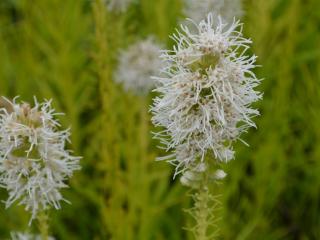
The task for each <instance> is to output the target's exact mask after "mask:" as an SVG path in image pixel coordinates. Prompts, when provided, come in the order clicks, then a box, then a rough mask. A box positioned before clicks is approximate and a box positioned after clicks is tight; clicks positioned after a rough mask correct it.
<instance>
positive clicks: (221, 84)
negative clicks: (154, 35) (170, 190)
mask: <svg viewBox="0 0 320 240" xmlns="http://www.w3.org/2000/svg"><path fill="white" fill-rule="evenodd" d="M214 19H215V16H214V15H212V14H211V13H210V14H209V15H208V17H207V19H206V20H203V21H201V22H200V23H199V25H197V33H191V32H190V31H189V29H188V27H184V26H182V27H181V31H178V32H177V34H175V35H174V36H173V39H174V40H175V42H176V45H175V47H174V48H173V50H168V51H164V52H163V54H162V58H163V59H164V61H165V62H166V63H167V67H166V68H164V69H163V71H162V72H163V73H164V74H165V76H164V77H155V80H156V81H157V84H158V87H157V89H156V92H158V93H159V97H156V98H155V100H154V103H153V106H152V107H151V111H152V113H153V118H152V120H153V123H154V124H155V125H156V126H160V127H164V129H165V130H164V131H162V132H160V133H157V134H156V135H155V136H156V138H159V139H160V140H161V142H162V144H164V145H165V148H166V149H167V150H168V151H169V150H174V153H173V154H171V155H169V156H167V157H165V158H162V159H167V160H168V161H170V162H171V163H173V164H175V165H176V174H178V173H179V172H181V171H182V172H184V171H185V170H194V169H195V168H197V167H198V165H199V163H201V162H204V161H207V160H206V158H205V157H206V154H207V153H208V152H209V153H210V152H211V153H213V155H214V157H215V159H217V160H219V161H229V160H231V159H233V158H234V151H233V149H232V143H233V142H234V141H236V140H239V139H240V135H241V133H243V132H246V131H247V129H248V128H249V127H255V123H254V122H253V121H252V120H251V118H252V117H254V116H256V115H258V114H259V112H258V111H257V110H255V109H253V108H252V107H251V106H250V105H251V104H252V103H253V102H255V101H257V100H259V99H260V98H261V94H260V93H259V92H257V91H256V90H254V88H255V87H256V86H258V85H259V83H260V80H258V79H257V78H256V76H255V74H254V73H253V72H252V69H253V68H255V67H256V65H255V61H256V56H249V55H247V53H246V52H247V49H248V48H249V44H251V41H250V40H249V39H246V38H244V37H243V36H242V33H241V30H242V28H241V27H242V25H241V24H240V23H239V22H238V21H237V22H233V23H232V24H231V25H230V24H226V23H224V22H223V21H222V19H221V18H220V17H218V20H219V21H218V25H217V26H216V25H215V24H214ZM240 140H241V139H240ZM219 175H221V174H219ZM218 177H219V176H218ZM221 177H222V176H221Z"/></svg>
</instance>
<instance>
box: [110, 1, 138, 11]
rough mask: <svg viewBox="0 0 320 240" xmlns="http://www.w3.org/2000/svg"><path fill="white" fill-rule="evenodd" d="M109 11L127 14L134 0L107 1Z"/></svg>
mask: <svg viewBox="0 0 320 240" xmlns="http://www.w3.org/2000/svg"><path fill="white" fill-rule="evenodd" d="M105 1H106V4H107V7H108V9H109V11H114V12H125V11H126V10H127V8H128V6H129V4H130V3H131V2H132V0H105Z"/></svg>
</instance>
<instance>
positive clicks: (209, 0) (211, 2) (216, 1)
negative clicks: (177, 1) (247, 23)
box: [185, 0, 243, 22]
mask: <svg viewBox="0 0 320 240" xmlns="http://www.w3.org/2000/svg"><path fill="white" fill-rule="evenodd" d="M210 12H212V13H213V14H215V15H216V16H218V15H220V16H221V17H222V18H223V19H224V20H225V21H227V22H231V21H232V20H233V19H234V18H239V17H241V16H242V14H243V11H242V6H241V0H186V7H185V15H186V16H187V17H188V18H191V19H193V20H194V21H196V22H200V21H201V20H202V19H203V18H204V16H206V15H207V14H208V13H210Z"/></svg>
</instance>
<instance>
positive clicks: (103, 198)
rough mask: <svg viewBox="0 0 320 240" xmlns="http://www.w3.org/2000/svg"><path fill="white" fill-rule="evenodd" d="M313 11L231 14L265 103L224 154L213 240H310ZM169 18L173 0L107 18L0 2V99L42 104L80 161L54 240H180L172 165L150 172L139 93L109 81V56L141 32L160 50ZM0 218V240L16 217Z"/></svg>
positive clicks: (290, 1)
mask: <svg viewBox="0 0 320 240" xmlns="http://www.w3.org/2000/svg"><path fill="white" fill-rule="evenodd" d="M319 7H320V3H319V0H308V1H306V0H248V1H245V3H244V8H245V16H244V19H243V21H244V23H245V24H244V32H245V35H246V36H247V37H250V38H251V39H252V40H253V49H252V51H253V52H254V53H255V54H256V55H258V56H259V64H260V65H261V67H260V68H259V69H257V74H258V76H259V77H260V78H263V79H264V80H263V82H262V85H261V87H260V90H261V91H263V92H264V99H263V101H261V102H259V103H258V104H257V106H258V107H259V108H260V110H261V116H260V117H259V118H257V119H255V120H256V122H257V125H258V129H257V130H251V131H249V133H248V134H246V135H245V136H243V138H244V139H245V140H246V141H247V142H248V143H250V147H246V146H244V145H243V144H241V143H239V144H237V145H236V151H237V155H236V159H235V160H234V161H232V162H230V163H229V164H228V165H226V166H225V169H226V171H227V173H228V177H227V178H226V179H225V180H224V181H223V183H222V184H220V185H218V186H217V192H219V193H221V194H222V196H221V198H220V200H221V210H220V211H218V212H217V214H218V215H219V217H221V220H220V221H219V222H218V224H219V227H220V229H221V231H220V235H221V237H220V239H225V240H245V239H248V240H278V239H288V240H291V239H292V240H318V239H320V125H319V124H320V11H319ZM182 8H183V5H182V1H180V0H140V1H139V4H135V5H132V6H131V7H130V8H129V10H128V11H127V12H126V13H125V14H120V15H119V14H114V13H109V12H108V11H107V10H106V8H105V7H104V6H103V4H101V3H99V1H97V2H95V1H94V0H92V1H89V0H87V1H85V0H32V1H28V0H1V1H0V95H4V96H7V97H11V98H12V97H14V96H16V95H19V96H20V99H22V100H26V101H32V98H33V96H37V97H38V99H43V98H53V103H54V106H55V108H56V109H57V110H58V111H60V112H65V113H66V115H65V116H62V117H61V122H62V125H63V127H68V126H71V128H72V138H71V140H72V145H71V146H70V147H72V148H73V149H74V151H75V154H77V155H81V156H83V159H82V160H81V165H82V170H81V171H78V172H77V173H76V174H75V175H74V177H73V178H72V180H71V181H70V188H69V189H65V190H64V191H63V193H64V195H65V197H66V199H68V200H69V201H70V202H71V203H72V204H71V205H69V204H67V203H66V204H63V208H62V209H61V210H59V211H56V210H52V211H51V214H50V217H51V220H50V231H51V233H52V235H54V236H55V237H56V238H57V239H59V240H60V239H61V240H76V239H81V240H82V239H84V240H91V239H94V240H98V239H114V240H123V239H125V240H127V239H133V240H136V239H137V240H145V239H146V240H160V239H163V240H164V239H170V240H171V239H172V240H175V239H193V238H192V236H191V235H190V234H189V233H188V232H186V231H185V230H184V229H183V227H185V226H188V225H190V224H192V221H193V220H192V219H191V217H190V216H189V215H188V214H187V213H185V211H183V209H186V208H188V206H190V197H189V196H188V194H189V193H188V189H187V188H184V187H182V186H181V184H180V183H179V181H178V180H172V173H173V167H172V166H170V165H169V164H167V163H165V162H156V161H154V160H155V158H156V156H162V155H163V154H164V152H163V151H161V150H159V149H158V148H157V144H158V142H157V141H155V140H153V139H152V134H151V133H150V132H151V131H152V130H154V129H153V127H152V124H151V123H150V114H149V113H148V105H149V104H150V103H151V99H152V96H151V95H152V94H150V96H147V97H137V96H135V95H134V94H133V93H126V92H124V91H123V90H122V88H121V86H119V85H117V84H115V83H113V81H112V75H113V70H114V69H115V67H116V57H117V54H118V50H119V49H120V48H123V47H126V46H128V44H130V43H132V42H134V41H135V40H137V39H139V38H141V37H145V36H147V35H149V34H152V35H155V36H156V37H158V38H159V39H160V40H162V41H163V42H164V44H167V46H168V47H170V45H171V44H172V41H171V40H170V39H169V38H168V35H169V34H172V33H173V32H174V28H175V27H176V26H177V23H178V22H179V21H181V19H182V17H183V14H182ZM0 197H1V200H5V199H6V197H7V194H6V191H5V190H4V189H1V190H0ZM0 216H1V217H0V239H6V238H8V237H9V233H10V231H19V230H21V231H24V230H26V229H27V228H28V221H29V217H30V216H29V215H28V214H27V213H25V211H24V209H23V206H13V207H11V208H9V209H5V206H4V204H1V207H0ZM33 225H34V226H33V230H34V232H36V231H37V229H36V226H35V225H36V222H35V223H34V224H33Z"/></svg>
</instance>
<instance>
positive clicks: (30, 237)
mask: <svg viewBox="0 0 320 240" xmlns="http://www.w3.org/2000/svg"><path fill="white" fill-rule="evenodd" d="M11 240H42V237H41V236H40V235H34V234H29V233H21V232H12V233H11ZM48 240H55V238H54V237H48Z"/></svg>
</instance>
